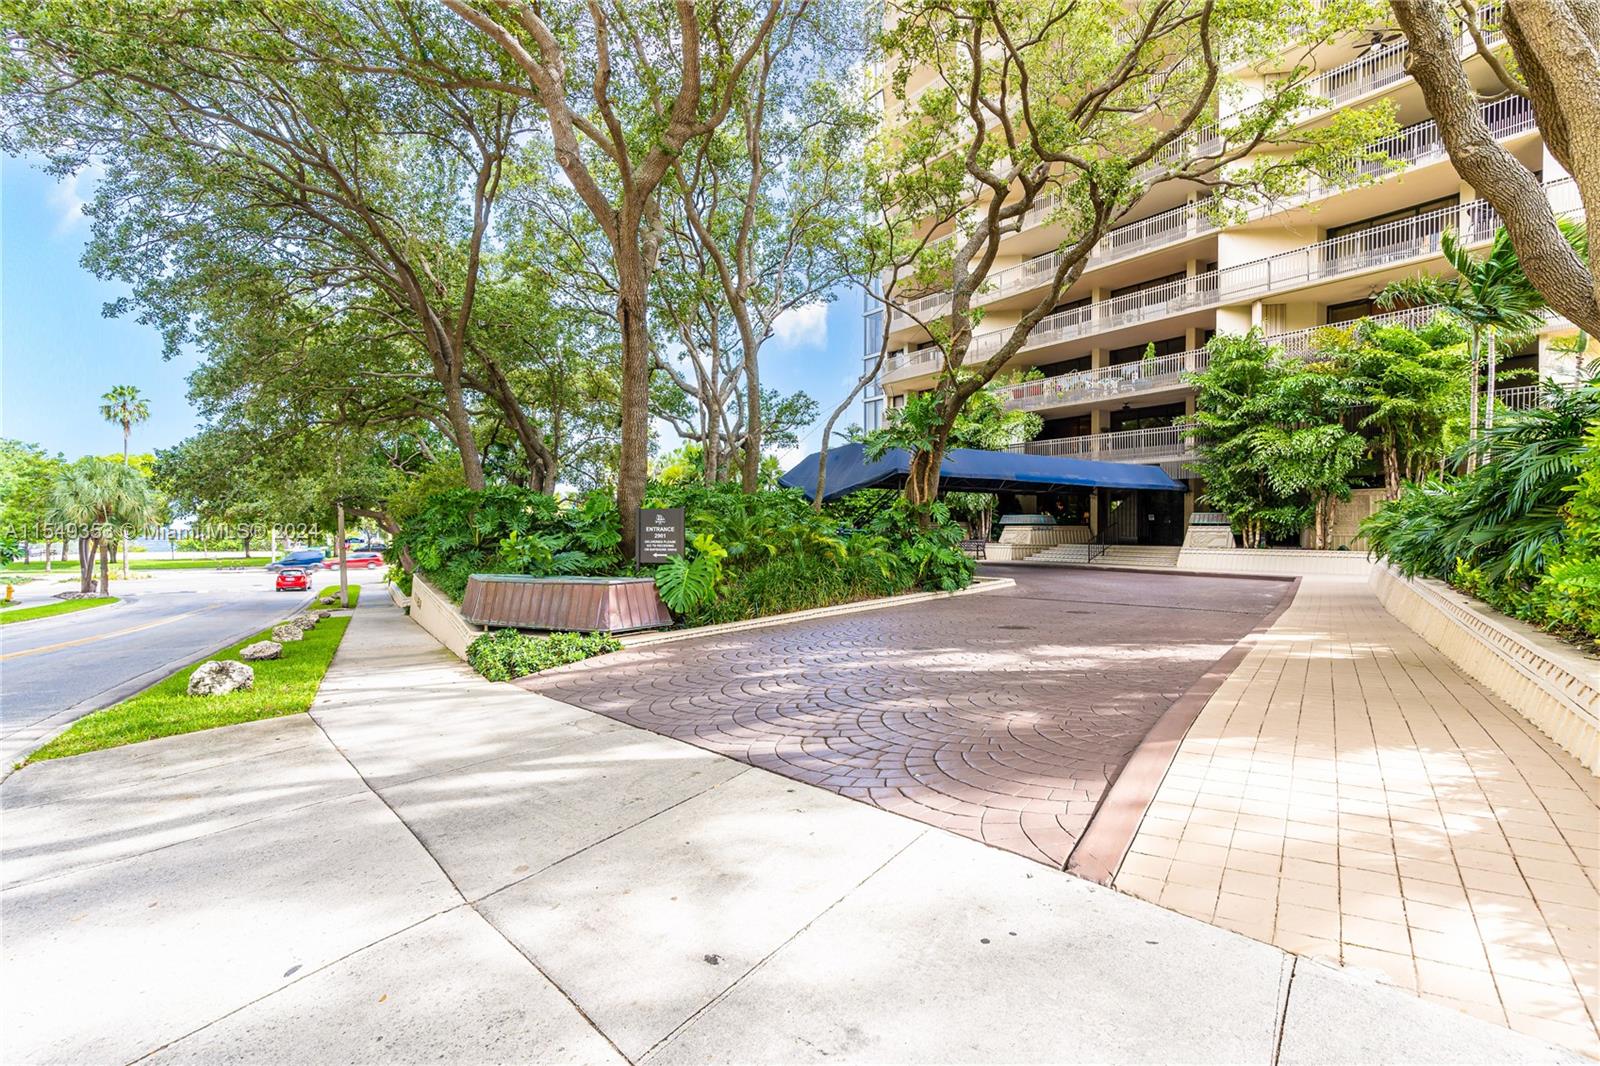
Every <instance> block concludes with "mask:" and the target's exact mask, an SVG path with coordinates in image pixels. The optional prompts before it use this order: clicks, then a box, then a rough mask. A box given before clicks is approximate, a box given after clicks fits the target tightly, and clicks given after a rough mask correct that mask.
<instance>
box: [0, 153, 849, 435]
mask: <svg viewBox="0 0 1600 1066" xmlns="http://www.w3.org/2000/svg"><path fill="white" fill-rule="evenodd" d="M91 191H92V179H88V178H84V179H80V180H78V181H77V182H57V181H55V180H54V179H53V178H51V177H50V176H49V175H47V174H45V173H43V172H42V171H40V170H39V169H37V168H35V167H32V166H29V165H28V164H26V163H24V162H21V161H19V160H16V159H12V158H9V157H4V156H0V436H6V437H13V438H17V439H20V440H24V441H29V442H32V443H35V444H39V445H42V446H43V447H45V448H46V449H48V450H49V451H52V452H57V451H59V452H63V453H65V454H66V455H67V457H68V458H75V457H77V456H79V455H84V454H96V455H107V454H110V453H112V452H116V451H120V450H121V448H122V431H121V429H120V428H119V427H117V426H113V425H110V424H108V423H106V422H103V421H101V419H100V413H99V403H100V395H101V394H102V393H103V392H105V391H106V390H107V389H109V388H110V387H111V386H113V385H136V386H138V388H139V389H140V391H142V392H143V393H144V394H145V396H146V397H147V398H148V400H149V403H150V421H149V422H146V423H144V424H143V425H141V426H137V427H135V429H134V436H133V448H134V450H135V451H152V450H154V449H156V448H165V447H169V446H170V445H173V444H176V443H177V442H178V441H180V440H182V439H183V438H184V437H186V436H188V435H189V434H190V433H192V432H194V429H195V427H196V426H197V425H198V423H199V419H198V418H197V417H196V415H195V412H194V410H193V408H191V407H190V406H189V403H188V400H187V399H186V393H187V390H188V384H187V381H186V379H187V377H188V375H189V372H190V371H191V370H193V369H194V359H193V358H192V357H189V356H187V355H185V356H182V357H180V358H178V359H174V360H172V361H170V362H168V361H165V360H163V359H162V358H161V339H160V337H159V336H158V335H157V334H156V332H155V330H153V329H151V328H149V327H147V326H141V325H139V324H138V323H137V322H135V321H134V320H133V319H132V318H131V317H123V318H105V317H104V316H102V315H101V313H100V309H101V307H102V305H104V304H105V303H106V302H107V301H109V300H115V299H117V298H118V297H120V296H123V295H125V294H126V289H125V288H124V287H123V286H121V285H117V284H114V283H110V282H103V281H100V280H99V279H97V278H95V277H94V276H93V275H92V274H90V273H89V272H88V271H87V270H85V269H84V268H83V267H82V266H80V265H79V260H80V258H81V257H82V255H83V246H84V242H85V241H86V240H87V239H88V236H89V221H88V219H86V218H84V217H83V215H82V213H81V211H80V207H81V205H82V202H83V198H84V197H85V196H86V195H88V194H89V193H90V192H91ZM860 349H861V296H860V293H859V292H858V291H855V290H853V289H844V290H842V292H841V294H840V296H839V298H838V299H837V300H835V301H834V302H832V303H830V304H827V305H825V306H818V307H815V308H807V309H803V310H802V311H800V312H798V313H796V314H794V315H792V316H791V317H790V318H789V319H788V320H787V321H784V322H782V323H781V328H780V329H779V331H778V333H777V335H776V336H774V337H773V338H772V339H771V340H770V341H768V342H767V344H766V346H765V347H764V348H763V349H762V373H763V375H764V377H765V379H766V384H767V385H768V386H769V387H772V388H777V389H780V390H782V391H783V392H791V391H793V390H795V389H805V390H806V391H807V392H809V393H810V394H811V395H812V396H813V397H814V398H815V399H816V400H817V401H818V403H819V404H821V406H822V409H823V417H826V415H827V412H828V411H829V410H831V409H832V407H833V405H834V404H836V403H838V401H839V398H840V397H841V396H843V395H844V392H845V390H846V389H848V388H849V386H850V385H851V384H853V383H854V378H855V375H856V374H858V373H859V372H860V365H861V364H860V359H861V351H860ZM860 418H861V416H860V404H859V401H858V402H857V404H856V405H854V408H853V410H852V411H850V412H849V413H847V414H846V415H845V416H844V417H843V418H841V419H840V427H839V428H841V429H843V428H844V427H845V426H848V425H849V424H850V423H852V422H859V421H860ZM820 423H821V419H820V418H819V420H818V424H817V425H816V426H814V427H812V429H811V430H810V432H809V434H808V435H807V436H806V438H805V439H804V440H803V441H802V448H800V449H796V452H797V453H798V454H804V453H805V452H810V451H814V450H816V446H817V439H818V438H819V437H820V435H821V428H822V427H821V424H820ZM783 458H784V459H786V460H787V459H789V458H791V456H790V455H787V454H786V455H785V456H783Z"/></svg>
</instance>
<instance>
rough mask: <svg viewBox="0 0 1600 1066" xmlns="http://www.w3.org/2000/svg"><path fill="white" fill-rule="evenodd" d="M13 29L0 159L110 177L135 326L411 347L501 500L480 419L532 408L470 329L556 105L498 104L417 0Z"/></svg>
mask: <svg viewBox="0 0 1600 1066" xmlns="http://www.w3.org/2000/svg"><path fill="white" fill-rule="evenodd" d="M4 25H5V31H6V38H7V44H8V53H7V55H6V57H5V60H4V64H3V68H0V69H3V76H4V82H3V91H4V99H5V104H6V107H5V109H4V111H5V115H6V118H5V125H4V132H5V137H4V145H5V147H6V148H7V149H8V150H10V151H13V152H26V151H33V152H38V153H41V154H43V155H45V156H46V157H48V159H49V160H50V163H51V166H52V168H53V169H54V170H55V171H56V172H58V173H66V172H71V171H75V170H78V169H81V168H83V167H84V166H87V165H89V164H91V163H93V164H98V165H99V166H100V168H101V171H102V173H103V175H104V177H103V179H102V181H101V182H100V186H99V189H98V191H97V194H96V196H95V199H94V201H93V203H92V204H91V205H90V207H89V213H90V215H91V216H92V217H93V219H94V237H93V241H92V243H91V247H90V250H89V253H88V256H87V258H86V263H87V265H89V266H90V267H91V268H92V269H94V270H95V271H96V273H98V274H101V275H102V276H108V277H114V278H117V279H120V280H123V281H126V282H128V283H129V284H130V285H131V286H132V288H133V296H132V297H131V298H130V299H129V300H128V301H125V302H124V304H122V305H119V307H118V309H120V308H121V307H122V306H127V307H136V308H137V309H138V311H139V313H140V315H141V317H142V319H143V320H145V321H148V322H151V323H153V324H155V325H157V326H158V327H159V328H161V329H162V330H163V331H164V332H165V334H166V337H167V341H168V344H169V350H172V351H176V350H177V348H178V346H180V345H181V344H183V343H184V342H186V341H196V342H199V343H200V344H201V347H202V349H204V347H205V343H206V342H207V341H210V340H214V338H215V334H216V333H217V332H218V330H219V329H220V330H222V331H226V332H230V333H233V334H239V333H249V332H252V331H254V330H257V329H262V328H278V327H281V326H282V324H283V322H282V319H283V311H282V309H283V308H284V307H285V306H286V305H292V306H294V307H296V308H298V309H299V310H300V311H301V312H302V313H308V314H310V317H311V319H313V320H314V322H315V324H316V325H317V326H318V327H319V328H320V327H326V326H327V325H328V324H329V323H342V324H346V326H347V328H352V329H356V330H359V331H360V332H362V333H364V334H366V335H367V336H368V337H369V338H380V339H383V340H386V341H390V342H395V343H403V344H404V345H405V346H407V347H409V348H411V349H412V350H413V352H412V353H410V354H408V355H407V356H406V358H405V359H404V360H403V362H402V363H401V364H400V365H399V366H398V367H395V368H390V367H375V368H373V369H374V371H375V372H377V373H383V372H388V371H390V370H395V371H399V372H403V373H404V374H405V375H406V376H407V378H408V379H410V380H413V381H415V382H416V383H417V386H416V388H415V390H414V391H416V392H418V393H419V395H421V394H425V398H424V399H423V400H421V401H419V403H425V404H426V405H427V406H428V407H429V408H430V413H431V410H433V409H436V410H437V412H438V416H439V422H440V424H442V425H444V426H447V427H448V432H449V435H450V437H451V439H452V443H453V445H454V451H455V453H456V455H457V457H458V458H459V461H460V463H461V465H462V470H463V476H464V478H465V480H466V482H467V483H468V484H470V485H476V486H481V485H482V484H483V468H482V461H481V456H480V454H479V449H478V446H477V442H476V428H475V426H474V414H475V411H476V409H477V407H478V406H479V404H480V403H487V404H489V405H492V406H494V407H496V408H497V409H498V410H499V411H500V413H501V414H502V415H503V417H504V418H505V419H506V420H507V421H508V423H510V424H512V425H517V426H519V428H525V427H521V425H520V424H521V423H522V422H524V421H525V420H526V419H527V417H528V415H527V412H526V411H525V409H524V408H523V407H522V406H521V405H520V404H519V403H518V401H517V398H516V397H515V396H514V395H513V394H512V392H511V390H510V389H509V387H508V385H507V380H508V373H507V368H505V367H504V366H502V365H500V364H499V363H498V361H497V360H496V358H495V357H494V353H493V352H492V351H490V350H489V349H487V348H485V347H478V348H474V347H473V346H472V345H471V344H470V333H471V329H472V323H473V315H474V309H475V304H476V299H477V295H478V291H479V287H480V284H481V283H482V280H483V271H484V266H485V259H486V255H487V254H488V252H489V248H488V242H489V239H490V231H491V228H492V222H493V218H494V212H495V208H496V204H497V201H498V197H499V194H500V191H501V188H502V185H503V180H504V175H505V171H506V168H507V166H508V163H509V159H510V157H511V155H512V154H513V153H514V152H515V151H516V150H517V149H518V146H519V143H520V141H521V140H522V139H524V138H525V137H526V136H527V135H528V134H529V133H530V132H531V129H530V123H531V122H535V121H537V119H538V112H537V111H534V110H532V109H528V108H525V107H524V106H523V102H522V101H521V100H520V99H519V98H518V97H517V96H515V95H508V94H506V93H502V92H498V91H495V90H494V89H493V88H484V87H481V84H480V83H484V82H492V81H493V80H494V78H493V74H494V72H495V71H496V70H497V69H498V67H497V64H498V57H497V56H496V55H495V54H494V53H493V52H490V51H487V50H486V49H484V48H483V46H482V45H483V43H482V41H481V40H480V39H479V38H478V37H477V35H476V34H474V33H471V32H470V31H467V30H466V29H465V27H463V26H461V24H460V23H459V21H458V20H456V19H455V18H454V17H453V16H450V15H449V14H448V13H447V12H443V11H441V10H439V9H437V8H434V7H431V6H427V5H420V4H415V3H411V2H409V0H381V2H378V3H372V4H359V5H338V4H333V3H305V4H289V5H270V6H269V5H253V4H217V5H201V6H195V5H192V4H186V3H181V2H179V0H157V2H146V0H108V2H106V3H96V4H76V3H66V2H50V3H40V4H11V5H7V6H6V7H5V8H4ZM311 312H314V313H311ZM302 372H303V373H305V374H310V373H312V372H314V371H312V369H311V368H309V367H307V368H304V369H303V371H302ZM521 435H522V436H523V437H525V438H527V437H529V435H528V434H526V433H523V434H521ZM539 461H540V457H539V456H538V455H537V454H530V455H529V456H528V462H529V463H530V464H537V463H538V462H539Z"/></svg>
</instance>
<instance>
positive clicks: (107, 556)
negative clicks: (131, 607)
mask: <svg viewBox="0 0 1600 1066" xmlns="http://www.w3.org/2000/svg"><path fill="white" fill-rule="evenodd" d="M100 595H102V596H109V595H111V538H110V537H103V538H101V540H100Z"/></svg>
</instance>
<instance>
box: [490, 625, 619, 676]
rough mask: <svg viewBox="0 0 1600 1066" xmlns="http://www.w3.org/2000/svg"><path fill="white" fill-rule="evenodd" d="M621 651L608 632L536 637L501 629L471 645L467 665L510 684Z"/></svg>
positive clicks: (616, 640)
mask: <svg viewBox="0 0 1600 1066" xmlns="http://www.w3.org/2000/svg"><path fill="white" fill-rule="evenodd" d="M621 649H622V642H621V641H619V640H618V639H617V638H615V637H613V636H609V635H607V634H604V633H551V634H550V635H549V636H543V637H536V636H532V635H531V634H528V633H522V632H519V631H517V630H515V629H501V630H498V631H496V632H493V633H485V634H484V635H483V636H481V637H478V638H477V639H476V640H474V641H473V642H472V643H471V644H469V645H468V646H467V662H468V663H470V664H471V666H472V668H473V669H474V670H476V671H478V673H480V674H482V675H483V676H484V677H486V678H488V679H489V680H490V681H510V680H512V679H514V678H518V677H526V676H527V675H529V674H536V673H538V672H539V671H541V670H548V669H550V668H551V667H553V666H565V665H566V664H567V663H576V662H581V661H583V660H584V659H590V658H593V657H594V656H596V655H604V654H605V653H607V652H612V651H620V650H621Z"/></svg>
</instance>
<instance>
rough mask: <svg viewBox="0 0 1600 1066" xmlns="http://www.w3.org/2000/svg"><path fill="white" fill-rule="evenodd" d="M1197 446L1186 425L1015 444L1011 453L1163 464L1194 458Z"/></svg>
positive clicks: (1193, 433)
mask: <svg viewBox="0 0 1600 1066" xmlns="http://www.w3.org/2000/svg"><path fill="white" fill-rule="evenodd" d="M1194 446H1195V431H1194V430H1193V429H1191V428H1189V427H1187V426H1158V427H1156V428H1155V429H1125V430H1120V431H1118V432H1116V433H1089V434H1085V435H1084V436H1081V437H1061V438H1059V439H1057V440H1036V441H1029V442H1028V443H1027V444H1016V445H1012V446H1011V448H1009V449H1008V450H1009V451H1014V452H1026V453H1027V454H1029V455H1060V456H1067V457H1069V458H1073V459H1105V460H1109V461H1112V462H1124V463H1160V462H1169V461H1172V460H1176V459H1189V458H1192V457H1193V456H1194V454H1195V447H1194Z"/></svg>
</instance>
